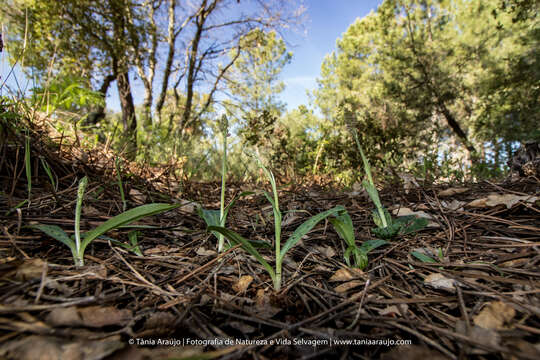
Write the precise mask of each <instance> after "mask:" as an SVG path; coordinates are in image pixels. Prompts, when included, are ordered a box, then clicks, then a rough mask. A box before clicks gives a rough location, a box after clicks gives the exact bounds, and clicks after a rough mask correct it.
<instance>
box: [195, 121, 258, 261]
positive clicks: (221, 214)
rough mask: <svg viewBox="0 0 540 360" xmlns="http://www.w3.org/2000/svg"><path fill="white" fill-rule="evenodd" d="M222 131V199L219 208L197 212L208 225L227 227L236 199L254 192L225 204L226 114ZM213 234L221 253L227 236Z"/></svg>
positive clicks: (217, 233)
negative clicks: (228, 216) (230, 211)
mask: <svg viewBox="0 0 540 360" xmlns="http://www.w3.org/2000/svg"><path fill="white" fill-rule="evenodd" d="M220 132H221V136H222V139H223V156H222V158H221V199H220V206H219V210H210V209H203V208H202V207H199V208H197V214H199V216H200V217H201V218H202V219H203V220H204V221H205V222H206V226H221V227H225V223H226V221H227V215H228V214H229V209H230V208H231V207H232V206H233V205H234V203H235V202H236V200H238V199H239V198H240V197H242V196H246V195H250V194H253V192H250V191H245V192H242V193H240V194H239V195H237V196H235V197H234V198H233V199H232V200H231V202H230V203H229V204H228V205H227V206H225V190H226V181H227V137H228V135H229V134H228V133H229V122H228V120H227V117H226V116H225V115H222V116H221V121H220ZM212 234H214V235H215V236H216V237H217V238H218V253H220V252H222V251H223V249H224V243H225V238H224V236H223V235H222V234H220V233H219V232H217V231H212Z"/></svg>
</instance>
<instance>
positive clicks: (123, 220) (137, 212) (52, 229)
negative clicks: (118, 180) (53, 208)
mask: <svg viewBox="0 0 540 360" xmlns="http://www.w3.org/2000/svg"><path fill="white" fill-rule="evenodd" d="M87 184H88V178H87V177H86V176H85V177H84V178H82V180H81V181H80V182H79V188H78V191H77V205H76V208H75V235H74V237H69V236H68V235H67V234H66V233H65V231H64V230H62V228H60V227H59V226H56V225H45V224H38V225H34V226H33V227H34V228H36V229H38V230H41V231H43V232H44V233H45V234H47V235H49V236H50V237H52V238H54V239H56V240H58V241H60V242H61V243H63V244H65V245H66V246H68V247H69V248H70V249H71V253H72V255H73V261H74V262H75V266H78V267H80V266H84V251H85V249H86V247H87V246H88V244H90V243H91V242H92V241H93V240H94V239H96V238H98V237H99V236H101V235H103V234H105V233H106V232H107V231H109V230H112V229H116V228H119V227H121V226H123V225H126V224H129V223H132V222H134V221H137V220H139V219H142V218H143V217H146V216H150V215H155V214H159V213H161V212H165V211H169V210H172V209H175V208H177V207H179V206H181V205H180V204H173V205H170V204H159V203H155V204H146V205H141V206H138V207H136V208H134V209H130V210H128V211H126V212H123V213H122V214H119V215H116V216H115V217H113V218H111V219H109V220H107V221H105V222H104V223H103V224H101V225H99V226H98V227H96V228H94V229H92V230H90V231H87V232H85V233H83V234H81V232H80V221H81V208H82V201H83V198H84V192H85V189H86V186H87Z"/></svg>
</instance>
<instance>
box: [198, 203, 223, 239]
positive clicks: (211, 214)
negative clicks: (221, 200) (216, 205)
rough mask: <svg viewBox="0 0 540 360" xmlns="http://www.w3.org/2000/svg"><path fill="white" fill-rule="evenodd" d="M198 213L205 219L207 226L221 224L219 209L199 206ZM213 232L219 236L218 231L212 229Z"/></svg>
mask: <svg viewBox="0 0 540 360" xmlns="http://www.w3.org/2000/svg"><path fill="white" fill-rule="evenodd" d="M197 214H199V216H200V217H201V218H202V219H203V220H204V222H205V223H206V226H221V223H220V219H219V216H220V211H219V210H210V209H203V208H202V207H199V208H197ZM212 234H214V235H215V236H216V237H217V238H219V233H217V232H216V231H212Z"/></svg>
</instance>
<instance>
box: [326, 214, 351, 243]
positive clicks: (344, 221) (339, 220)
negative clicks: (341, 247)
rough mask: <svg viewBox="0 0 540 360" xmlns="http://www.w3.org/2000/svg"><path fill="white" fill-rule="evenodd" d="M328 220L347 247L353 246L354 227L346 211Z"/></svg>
mask: <svg viewBox="0 0 540 360" xmlns="http://www.w3.org/2000/svg"><path fill="white" fill-rule="evenodd" d="M328 220H329V221H330V223H331V224H332V225H333V226H334V229H335V230H336V232H337V233H338V235H339V236H340V237H341V238H342V239H343V240H344V241H345V242H346V243H347V245H349V246H354V245H355V238H354V227H353V223H352V220H351V217H350V216H349V213H348V212H347V211H343V212H341V213H338V214H337V215H336V216H335V217H331V218H329V219H328Z"/></svg>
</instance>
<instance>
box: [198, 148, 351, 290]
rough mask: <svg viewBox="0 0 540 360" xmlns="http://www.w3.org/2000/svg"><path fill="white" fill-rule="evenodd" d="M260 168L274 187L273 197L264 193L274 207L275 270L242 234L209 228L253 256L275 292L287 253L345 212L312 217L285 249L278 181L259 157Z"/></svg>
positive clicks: (340, 208) (279, 282)
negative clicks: (272, 284) (322, 224)
mask: <svg viewBox="0 0 540 360" xmlns="http://www.w3.org/2000/svg"><path fill="white" fill-rule="evenodd" d="M257 161H258V164H259V167H260V168H261V169H262V170H263V172H264V173H265V175H266V177H267V178H268V179H269V180H270V184H271V185H272V192H273V197H271V196H270V194H269V193H268V192H264V195H265V197H266V198H267V199H268V201H269V202H270V204H271V205H272V209H273V212H274V237H275V238H274V245H275V259H276V260H275V269H274V268H273V267H272V266H271V265H270V264H269V263H268V262H267V261H266V260H265V259H264V258H263V257H262V255H261V254H260V253H259V252H258V251H257V249H255V246H254V245H253V244H252V243H251V242H250V241H249V240H247V239H246V238H244V237H243V236H241V235H240V234H238V233H236V232H234V231H232V230H229V229H227V228H225V227H222V226H209V227H208V230H209V231H216V232H218V233H220V234H223V235H224V236H225V237H226V238H227V239H229V240H230V241H231V242H233V243H235V244H240V245H241V247H242V248H243V249H244V250H246V251H247V252H248V253H249V254H251V255H253V256H254V257H255V258H256V259H257V260H258V261H259V262H260V263H261V265H262V266H263V267H264V268H265V269H266V271H267V272H268V274H269V275H270V277H271V278H272V281H273V283H274V290H276V291H279V290H280V289H281V280H282V264H283V259H284V258H285V255H286V254H287V252H288V251H289V250H290V249H291V248H292V247H293V246H295V245H296V244H297V243H298V241H299V240H300V239H301V238H302V236H304V235H306V234H307V233H308V232H309V231H311V229H313V227H314V226H315V225H317V224H318V223H319V222H320V221H321V220H323V219H325V218H327V217H328V216H330V215H333V214H337V213H338V212H340V211H343V210H345V208H344V207H343V206H336V207H334V208H332V209H330V210H327V211H325V212H322V213H320V214H317V215H315V216H312V217H311V218H309V219H308V220H306V221H305V222H304V223H303V224H301V225H300V226H299V227H298V228H296V230H295V231H294V232H293V233H292V234H291V236H289V238H288V239H287V241H286V242H285V244H284V245H283V247H281V219H282V216H281V211H280V209H279V199H278V192H277V187H276V180H275V178H274V174H272V172H271V171H270V170H268V169H267V168H266V167H265V166H264V165H263V164H262V162H261V160H260V158H259V157H257Z"/></svg>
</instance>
